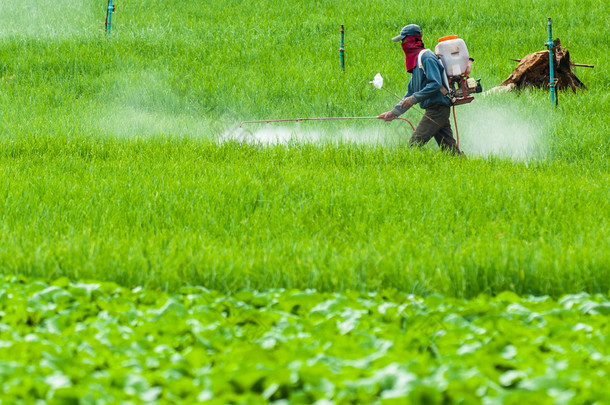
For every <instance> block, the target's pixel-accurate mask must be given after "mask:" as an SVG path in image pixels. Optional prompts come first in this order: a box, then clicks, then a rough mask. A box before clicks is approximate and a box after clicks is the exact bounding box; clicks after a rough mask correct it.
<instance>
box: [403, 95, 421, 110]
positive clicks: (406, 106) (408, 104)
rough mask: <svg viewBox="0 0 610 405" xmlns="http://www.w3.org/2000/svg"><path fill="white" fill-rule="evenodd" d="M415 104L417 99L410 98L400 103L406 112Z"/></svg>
mask: <svg viewBox="0 0 610 405" xmlns="http://www.w3.org/2000/svg"><path fill="white" fill-rule="evenodd" d="M415 104H417V100H416V99H415V97H413V96H409V97H407V98H405V99H404V100H402V101H401V102H400V107H402V108H403V109H405V110H408V109H409V108H411V107H413V106H414V105H415Z"/></svg>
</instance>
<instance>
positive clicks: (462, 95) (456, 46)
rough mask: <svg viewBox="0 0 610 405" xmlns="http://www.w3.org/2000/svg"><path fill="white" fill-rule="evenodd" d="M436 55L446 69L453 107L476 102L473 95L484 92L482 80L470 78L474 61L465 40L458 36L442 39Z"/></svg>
mask: <svg viewBox="0 0 610 405" xmlns="http://www.w3.org/2000/svg"><path fill="white" fill-rule="evenodd" d="M434 53H436V54H437V56H438V57H439V59H440V60H441V62H442V64H443V66H444V67H445V73H446V74H447V79H448V84H449V88H448V91H449V97H450V98H451V101H452V102H453V105H459V104H467V103H470V102H471V101H472V100H474V97H473V96H472V94H474V93H480V92H482V91H483V88H482V86H481V79H477V80H475V79H473V78H471V77H469V76H468V75H469V74H470V70H471V68H472V62H473V61H474V59H472V58H471V57H470V56H469V55H468V48H466V43H465V42H464V40H462V39H460V38H458V36H457V35H448V36H446V37H442V38H440V39H439V40H438V44H437V45H436V47H435V48H434Z"/></svg>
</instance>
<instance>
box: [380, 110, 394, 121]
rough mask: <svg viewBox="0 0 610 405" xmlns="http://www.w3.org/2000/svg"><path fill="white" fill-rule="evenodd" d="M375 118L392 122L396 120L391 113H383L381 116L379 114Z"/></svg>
mask: <svg viewBox="0 0 610 405" xmlns="http://www.w3.org/2000/svg"><path fill="white" fill-rule="evenodd" d="M377 118H381V119H382V120H384V121H392V120H394V119H396V116H395V115H394V113H393V112H392V111H388V112H384V113H383V114H379V115H378V116H377Z"/></svg>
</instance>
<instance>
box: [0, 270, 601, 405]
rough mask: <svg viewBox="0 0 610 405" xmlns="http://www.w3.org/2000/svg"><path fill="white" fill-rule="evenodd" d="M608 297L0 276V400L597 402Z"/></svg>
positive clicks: (15, 401) (326, 402)
mask: <svg viewBox="0 0 610 405" xmlns="http://www.w3.org/2000/svg"><path fill="white" fill-rule="evenodd" d="M609 334H610V301H609V300H607V299H606V298H605V297H603V296H600V295H595V296H591V295H587V294H579V295H566V296H564V297H562V298H561V299H559V300H558V301H555V300H552V299H551V298H548V297H528V298H520V297H518V296H517V295H515V294H513V293H508V292H507V293H502V294H500V295H498V296H497V297H494V298H491V297H488V296H479V297H477V298H476V299H473V300H470V301H464V300H457V299H446V298H443V297H441V296H438V295H430V296H427V297H425V298H420V297H416V296H412V295H406V294H403V293H399V292H396V291H389V290H388V291H383V292H379V293H371V294H355V293H350V292H346V293H343V294H338V293H319V292H316V291H313V290H306V291H297V290H277V291H269V292H265V293H260V292H256V291H241V292H238V293H236V294H234V295H232V296H230V295H224V294H221V293H219V292H217V291H210V290H206V289H204V288H200V287H197V288H195V287H190V288H184V289H182V290H181V291H180V292H178V293H175V294H171V295H170V294H166V293H164V292H158V291H150V290H144V289H139V288H136V289H133V290H128V289H125V288H122V287H119V286H118V285H116V284H113V283H98V284H94V283H70V282H69V281H68V280H67V279H59V280H57V281H55V282H53V283H51V284H48V283H44V282H40V281H29V280H25V279H23V278H18V277H4V278H3V279H2V280H1V281H0V385H1V386H2V388H3V389H2V392H1V393H0V398H1V400H0V403H7V404H8V403H11V404H15V403H33V401H34V399H39V400H42V401H41V402H37V403H45V401H46V403H82V404H106V403H108V404H109V403H118V402H121V401H130V403H159V404H162V403H195V402H206V403H212V404H226V403H263V402H271V403H278V404H282V403H291V404H298V403H303V404H305V403H318V404H332V403H336V404H346V403H380V404H394V403H400V404H404V403H414V404H440V403H468V404H473V403H485V404H494V403H505V404H510V403H537V404H545V403H549V404H551V403H554V404H563V403H566V404H567V403H578V404H582V403H594V402H595V401H598V403H601V402H600V401H602V399H603V398H608V397H610V389H609V388H608V385H607V371H608V370H610V345H609V344H608V338H607V336H608V335H609Z"/></svg>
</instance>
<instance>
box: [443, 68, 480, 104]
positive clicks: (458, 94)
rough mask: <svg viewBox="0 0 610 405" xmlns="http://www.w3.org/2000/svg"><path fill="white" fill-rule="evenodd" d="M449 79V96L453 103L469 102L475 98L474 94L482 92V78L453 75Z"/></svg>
mask: <svg viewBox="0 0 610 405" xmlns="http://www.w3.org/2000/svg"><path fill="white" fill-rule="evenodd" d="M448 79H449V97H450V98H451V102H452V103H453V105H460V104H467V103H470V102H471V101H472V100H474V97H473V96H472V94H475V93H481V92H482V91H483V86H481V79H476V80H475V79H473V78H472V77H468V76H467V75H461V76H451V77H449V78H448Z"/></svg>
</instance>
